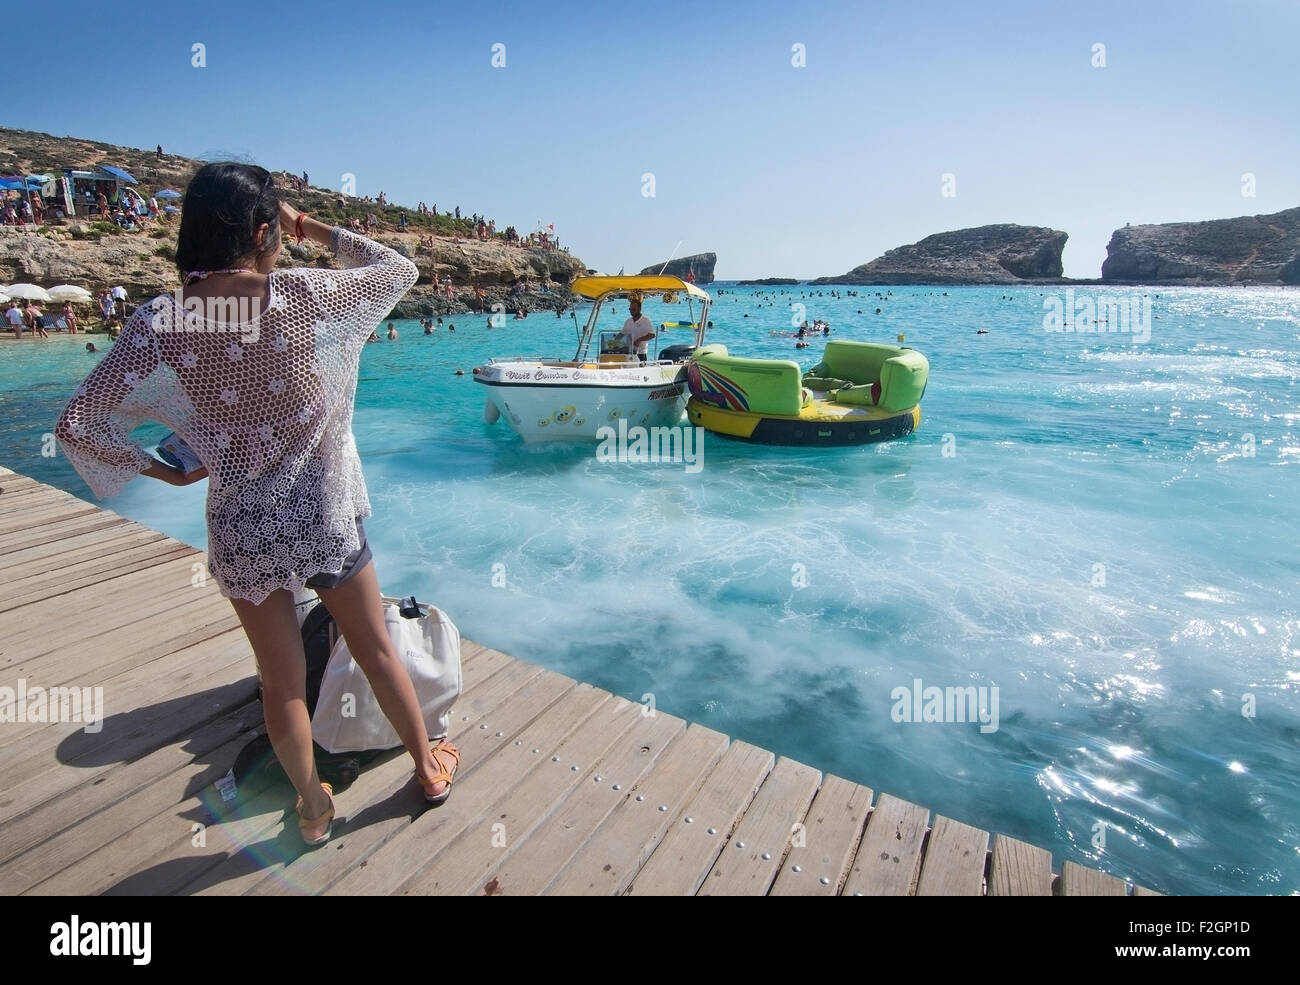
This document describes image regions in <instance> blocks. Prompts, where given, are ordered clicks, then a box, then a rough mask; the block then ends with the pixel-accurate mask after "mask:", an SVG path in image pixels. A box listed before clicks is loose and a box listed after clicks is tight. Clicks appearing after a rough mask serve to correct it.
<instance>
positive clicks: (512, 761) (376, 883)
mask: <svg viewBox="0 0 1300 985" xmlns="http://www.w3.org/2000/svg"><path fill="white" fill-rule="evenodd" d="M609 700H610V695H609V693H608V692H606V691H600V690H597V689H596V688H593V687H591V686H590V685H587V684H579V685H577V686H576V687H573V688H570V689H569V690H568V691H566V692H565V694H564V696H563V697H562V698H561V699H560V700H559V701H558V702H556V703H555V705H553V706H552V707H551V708H548V709H547V710H546V712H545V713H544V714H542V715H541V716H540V717H538V718H537V719H536V720H534V721H533V722H531V723H530V724H529V725H528V727H526V728H525V729H523V731H522V732H520V733H518V734H517V735H516V736H515V738H514V740H513V741H511V742H510V743H509V744H508V745H505V746H501V747H499V751H498V754H497V755H494V756H491V757H490V758H488V759H487V760H486V761H484V762H482V763H481V765H480V766H479V767H478V768H477V769H476V770H475V771H474V772H473V773H472V774H471V775H470V776H468V777H467V778H466V779H465V780H464V781H460V780H458V781H457V788H456V791H455V792H454V793H453V794H452V795H451V797H450V799H448V801H447V802H446V803H445V804H444V805H443V806H442V807H439V808H438V809H437V810H432V811H425V812H424V813H422V814H420V815H419V816H418V817H416V818H415V820H413V821H412V822H411V823H410V824H408V825H404V826H403V828H402V830H401V831H400V832H398V833H397V834H396V835H394V836H393V837H391V838H389V839H388V840H387V841H386V842H384V844H383V845H382V846H381V847H380V848H379V849H378V850H376V851H375V852H374V853H372V854H371V855H370V856H369V857H368V858H366V859H365V860H364V861H365V865H364V866H363V865H355V866H352V867H351V868H350V869H348V871H347V872H346V873H344V874H342V875H341V876H340V877H338V878H336V879H335V880H334V881H333V882H332V883H331V884H330V885H329V886H328V887H327V889H326V892H328V893H331V894H338V895H365V894H368V893H390V892H392V891H393V889H394V888H395V887H396V886H398V885H399V884H400V883H401V882H403V881H405V880H406V879H407V878H408V877H409V876H411V874H412V873H414V872H416V871H418V870H419V868H420V867H421V866H422V865H424V864H425V863H427V862H428V861H430V860H431V859H432V858H433V857H434V856H435V854H436V853H437V852H439V851H440V850H441V849H442V847H443V846H445V845H446V844H448V843H449V842H450V841H451V840H452V839H453V838H455V837H456V836H457V835H459V834H460V833H461V832H463V831H464V830H465V829H466V828H467V827H468V826H469V825H470V824H471V823H473V822H475V821H477V820H478V818H479V817H480V815H481V814H482V813H483V812H484V810H486V809H487V808H488V806H489V805H490V804H492V803H493V802H494V801H496V800H497V799H498V798H499V796H500V794H501V791H502V790H509V789H511V788H513V787H514V786H515V785H517V784H519V783H520V782H522V780H523V779H524V777H525V776H527V775H528V773H529V772H531V771H532V770H535V769H536V768H537V767H539V766H540V765H541V763H542V762H543V761H544V757H543V753H542V752H541V750H543V749H550V748H553V746H554V744H556V743H564V742H566V741H567V740H568V738H569V737H570V736H573V735H576V734H577V733H578V731H579V730H581V729H582V728H583V727H584V725H585V724H587V723H588V722H590V721H598V722H599V723H600V727H602V728H605V727H607V725H606V723H607V722H608V719H609V717H610V716H609V714H608V712H606V713H604V714H599V715H598V714H597V713H598V712H600V710H601V709H602V708H603V707H604V706H605V705H606V704H607V703H608V702H609ZM482 731H483V734H484V735H489V736H491V735H494V732H493V730H490V729H485V730H482ZM499 731H504V730H503V729H502V730H499ZM516 743H518V745H516ZM533 749H538V750H539V751H538V752H537V753H533V752H532V750H533ZM502 753H509V755H502Z"/></svg>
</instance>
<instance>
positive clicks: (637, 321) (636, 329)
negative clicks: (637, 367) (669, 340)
mask: <svg viewBox="0 0 1300 985" xmlns="http://www.w3.org/2000/svg"><path fill="white" fill-rule="evenodd" d="M627 308H628V313H629V314H630V315H631V316H632V317H631V318H629V319H628V320H627V321H625V322H624V323H623V331H622V332H620V333H619V334H620V335H623V336H625V337H626V338H627V351H628V353H629V359H628V361H629V362H631V357H630V354H631V353H633V352H635V353H636V357H637V359H639V360H640V361H641V362H645V361H646V355H647V343H649V341H650V340H651V339H652V338H654V337H655V334H656V333H655V327H654V325H652V324H651V323H650V319H649V318H647V317H646V316H645V315H643V314H641V299H640V298H639V297H637V296H635V295H633V296H632V297H631V298H629V299H628V302H627Z"/></svg>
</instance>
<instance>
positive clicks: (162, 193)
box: [153, 188, 181, 198]
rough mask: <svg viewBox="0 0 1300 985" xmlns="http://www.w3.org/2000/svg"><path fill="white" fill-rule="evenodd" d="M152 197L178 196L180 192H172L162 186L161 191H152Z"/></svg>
mask: <svg viewBox="0 0 1300 985" xmlns="http://www.w3.org/2000/svg"><path fill="white" fill-rule="evenodd" d="M153 197H154V198H180V197H181V193H180V192H174V191H172V190H171V189H170V188H164V189H163V190H162V191H158V192H154V193H153Z"/></svg>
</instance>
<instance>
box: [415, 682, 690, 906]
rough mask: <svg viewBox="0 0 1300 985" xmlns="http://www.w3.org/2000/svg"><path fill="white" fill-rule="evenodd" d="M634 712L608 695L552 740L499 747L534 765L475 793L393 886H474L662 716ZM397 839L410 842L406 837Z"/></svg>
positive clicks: (506, 755)
mask: <svg viewBox="0 0 1300 985" xmlns="http://www.w3.org/2000/svg"><path fill="white" fill-rule="evenodd" d="M641 711H642V706H641V705H639V704H636V703H634V702H631V701H628V700H627V699H626V698H621V697H614V698H611V699H610V700H609V701H608V702H606V703H605V704H603V705H601V707H600V708H599V709H598V710H597V711H596V713H595V714H594V715H592V716H591V717H590V718H589V719H587V720H586V721H585V722H583V724H582V725H581V726H579V728H578V729H577V730H576V731H574V732H572V733H571V734H569V735H568V736H566V737H565V738H564V739H563V741H561V742H559V743H555V742H554V741H550V742H543V743H541V744H540V745H536V746H532V747H524V746H506V747H504V748H502V749H500V750H498V751H497V754H496V757H495V758H498V759H514V760H516V761H518V762H520V763H525V762H531V763H533V764H535V767H536V768H534V769H533V770H531V771H530V772H529V773H528V774H527V775H526V776H525V777H524V778H523V779H522V780H520V781H519V782H518V783H516V784H515V785H514V786H513V787H511V788H509V789H508V790H507V791H506V793H505V794H504V796H503V795H502V794H501V790H500V789H499V788H498V789H495V790H490V791H478V792H476V797H475V801H474V802H475V803H476V804H477V806H478V808H479V810H478V813H477V816H476V817H475V818H474V819H473V820H472V821H471V822H470V823H469V824H467V825H465V827H464V829H463V830H462V831H461V832H460V833H459V834H458V835H457V837H456V838H454V839H453V840H452V841H451V842H450V843H448V844H446V845H445V846H444V845H442V844H441V841H440V842H439V844H438V845H437V854H436V855H435V856H434V857H433V858H432V859H431V860H426V861H424V862H422V863H419V864H417V865H416V866H415V868H416V871H415V873H414V875H412V876H411V877H410V878H409V879H406V880H404V881H403V883H402V884H401V886H400V887H399V888H398V889H397V890H396V892H397V893H400V894H401V895H403V896H412V895H437V896H453V895H459V894H462V893H467V892H469V891H471V890H472V889H474V887H475V886H476V885H478V884H479V883H480V882H482V881H483V878H484V876H485V875H489V874H491V873H492V872H493V871H495V870H496V868H497V866H498V865H499V864H500V863H501V862H502V861H503V860H504V858H505V857H506V856H508V855H509V854H510V853H511V852H513V851H514V848H515V846H516V845H519V844H522V843H523V841H524V840H525V839H527V838H528V836H529V835H530V834H531V833H532V832H533V831H535V830H536V829H537V827H538V826H539V825H540V824H542V823H543V822H544V821H545V820H546V819H547V818H548V817H550V815H551V814H552V812H553V811H555V810H556V809H557V808H558V807H559V806H560V804H561V803H562V802H563V800H564V798H565V797H566V796H567V795H568V794H569V793H570V792H571V791H572V790H573V789H574V788H575V787H576V786H578V785H579V784H580V783H582V782H583V778H584V777H586V776H587V774H588V771H589V770H590V768H591V766H592V764H595V763H599V762H600V761H601V760H602V758H603V757H604V756H605V754H606V753H607V752H608V750H609V749H610V748H611V747H613V746H614V745H615V744H616V743H620V742H621V741H622V740H623V737H624V736H625V735H626V734H627V733H628V732H629V731H631V730H632V729H634V728H635V727H636V726H637V725H638V724H640V723H644V722H655V721H657V720H658V719H659V718H666V717H668V716H662V715H661V716H656V718H650V717H648V716H644V715H642V714H641ZM534 749H535V750H537V751H536V752H533V751H532V750H534ZM548 753H549V755H548ZM575 766H576V767H577V769H574V767H575ZM587 782H589V783H590V782H591V781H590V780H588V781H587ZM484 794H486V795H485V796H484ZM465 806H466V807H469V806H470V805H469V804H466V805H465ZM401 837H402V838H403V839H404V840H409V839H406V838H405V835H403V836H401ZM429 847H433V846H429ZM495 892H496V890H495V888H494V887H493V886H491V885H489V886H488V887H487V889H486V894H487V895H489V896H492V895H495Z"/></svg>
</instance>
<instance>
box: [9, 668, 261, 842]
mask: <svg viewBox="0 0 1300 985" xmlns="http://www.w3.org/2000/svg"><path fill="white" fill-rule="evenodd" d="M256 691H257V687H256V681H255V680H254V679H253V678H252V677H250V676H249V675H248V674H247V672H246V671H245V669H244V668H243V666H242V664H240V663H234V664H231V665H229V666H228V667H223V668H221V669H220V670H218V671H217V673H215V674H213V675H210V676H208V677H205V678H202V679H200V680H197V681H195V682H193V683H189V682H187V684H186V687H185V688H184V689H183V690H179V691H176V692H173V693H172V694H170V695H164V696H163V697H162V698H161V699H159V700H158V701H157V702H155V703H154V704H153V705H151V706H149V707H148V708H147V709H143V710H141V711H140V712H138V713H137V714H135V715H133V716H130V717H129V718H128V720H127V721H123V722H121V723H115V722H112V720H111V718H110V720H109V721H108V722H106V723H105V726H104V729H105V733H108V730H109V728H110V725H112V727H113V729H114V731H113V733H112V734H111V737H110V735H109V734H105V733H101V734H100V735H98V736H87V735H85V734H84V733H81V734H79V735H73V736H71V737H69V739H68V742H67V744H66V745H65V746H63V747H61V748H60V749H59V751H58V754H57V756H56V755H55V754H53V753H52V752H51V753H47V755H46V756H45V757H44V758H43V759H41V758H31V757H27V756H25V755H24V757H23V758H22V759H19V760H18V761H17V764H16V765H15V766H14V767H13V768H12V769H11V768H10V767H9V766H8V765H6V768H5V774H6V780H7V782H8V777H9V776H10V775H11V774H19V775H21V776H22V781H20V782H24V781H31V780H35V779H36V778H37V777H39V776H42V775H43V774H45V773H47V772H53V773H55V774H57V776H56V778H55V779H53V780H52V781H51V783H50V784H49V785H48V786H49V788H52V789H53V790H54V792H55V794H56V795H57V793H58V792H61V790H63V789H67V788H68V787H69V786H75V785H76V784H77V783H79V782H81V779H82V776H81V771H80V770H76V769H69V768H68V767H69V766H70V765H73V764H76V765H83V764H84V765H86V766H94V765H99V764H103V763H108V762H112V761H114V760H117V761H121V762H126V761H129V760H131V759H135V758H137V757H139V756H143V755H147V754H148V753H149V752H152V751H153V750H154V749H156V748H158V746H159V745H161V744H163V743H164V742H169V741H171V740H172V739H173V738H175V737H179V736H182V735H185V734H187V733H189V732H192V731H194V730H195V729H197V728H198V727H199V726H201V725H202V724H204V723H205V722H208V721H211V720H212V719H214V718H217V717H219V716H220V715H222V714H225V713H227V712H229V711H230V709H232V708H235V707H238V706H239V705H243V704H247V703H248V702H249V701H252V700H253V699H254V697H255V695H256ZM38 740H39V741H42V742H44V741H45V739H44V734H43V733H41V734H38V735H37V736H34V737H33V739H32V740H31V741H32V742H36V741H38ZM88 740H91V741H88ZM23 751H24V753H26V749H24V750H23ZM12 789H13V790H15V791H16V790H18V789H22V788H21V786H18V785H15V787H14V788H12ZM7 793H8V791H7ZM4 803H7V804H9V806H0V822H3V821H4V820H5V819H6V817H7V816H8V815H12V814H16V813H22V812H23V811H25V810H28V809H30V808H31V807H33V806H35V803H34V802H33V801H32V800H31V799H30V798H28V797H22V798H21V799H18V798H17V797H9V796H7V795H6V797H5V798H4Z"/></svg>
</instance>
